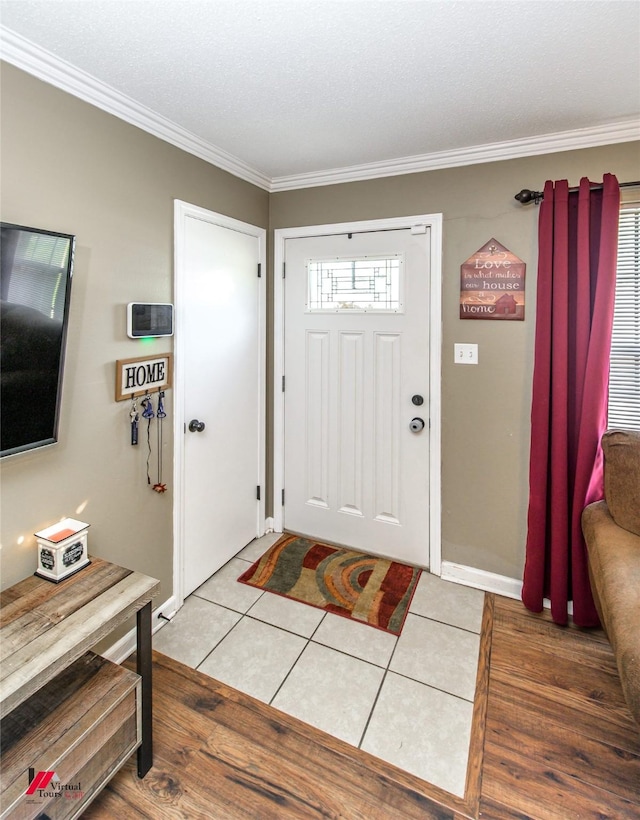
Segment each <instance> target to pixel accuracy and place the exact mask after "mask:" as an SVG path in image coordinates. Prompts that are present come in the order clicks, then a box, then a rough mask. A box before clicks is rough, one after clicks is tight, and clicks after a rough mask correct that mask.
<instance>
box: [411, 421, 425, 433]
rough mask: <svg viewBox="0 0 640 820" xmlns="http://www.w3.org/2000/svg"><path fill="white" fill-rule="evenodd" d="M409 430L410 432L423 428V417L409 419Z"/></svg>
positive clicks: (417, 431) (416, 431)
mask: <svg viewBox="0 0 640 820" xmlns="http://www.w3.org/2000/svg"><path fill="white" fill-rule="evenodd" d="M409 430H411V432H412V433H419V432H420V431H421V430H424V419H419V418H415V419H411V421H410V422H409Z"/></svg>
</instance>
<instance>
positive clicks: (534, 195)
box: [514, 182, 640, 205]
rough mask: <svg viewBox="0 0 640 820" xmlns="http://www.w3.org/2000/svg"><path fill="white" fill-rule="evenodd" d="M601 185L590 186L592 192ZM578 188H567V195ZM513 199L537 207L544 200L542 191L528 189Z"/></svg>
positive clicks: (632, 183) (638, 183) (637, 183)
mask: <svg viewBox="0 0 640 820" xmlns="http://www.w3.org/2000/svg"><path fill="white" fill-rule="evenodd" d="M634 185H638V186H640V182H621V183H620V187H621V188H632V187H633V186H634ZM602 187H603V186H602V185H592V186H591V190H592V191H601V190H602ZM579 190H580V188H569V193H575V192H576V191H579ZM514 199H517V200H518V202H519V203H520V204H521V205H527V204H528V203H529V202H533V203H535V204H536V205H538V204H539V203H540V202H541V201H542V200H543V199H544V193H543V192H542V191H530V190H529V189H528V188H523V189H522V190H521V191H520V193H518V194H516V195H515V196H514Z"/></svg>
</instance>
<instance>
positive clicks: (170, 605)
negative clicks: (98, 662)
mask: <svg viewBox="0 0 640 820" xmlns="http://www.w3.org/2000/svg"><path fill="white" fill-rule="evenodd" d="M175 613H176V599H175V596H173V595H172V596H171V598H169V600H168V601H165V602H164V604H162V605H161V606H159V607H157V608H156V609H154V610H153V614H152V615H151V632H152V634H153V633H155V632H157V631H158V630H159V629H161V628H162V627H163V626H164V625H165V624H166V620H164V618H171V617H172V616H173V615H175ZM161 615H164V618H161V617H160V616H161ZM135 650H136V628H135V627H134V628H133V629H130V630H129V632H127V634H126V635H123V636H122V638H120V640H118V641H116V642H115V643H114V644H112V646H110V647H109V648H108V649H107V650H106V651H105V652H102V653H101V654H102V656H103V657H105V658H106V659H107V660H109V661H111V662H112V663H122V662H123V661H124V660H125V659H126V658H128V657H129V655H130V654H131V653H132V652H135Z"/></svg>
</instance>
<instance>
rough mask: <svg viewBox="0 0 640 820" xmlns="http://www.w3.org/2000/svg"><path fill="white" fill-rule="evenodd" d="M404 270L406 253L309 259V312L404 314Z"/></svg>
mask: <svg viewBox="0 0 640 820" xmlns="http://www.w3.org/2000/svg"><path fill="white" fill-rule="evenodd" d="M403 269H404V258H403V255H402V254H390V255H389V256H384V257H382V256H375V257H374V256H358V257H355V256H341V257H336V258H334V259H309V260H308V261H307V281H308V286H309V291H308V298H307V311H309V312H314V313H315V312H319V311H322V312H328V313H341V312H360V313H366V312H368V311H376V312H382V311H385V312H387V313H401V312H402V311H403V305H402V285H403V281H402V280H403Z"/></svg>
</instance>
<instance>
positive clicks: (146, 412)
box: [142, 393, 155, 484]
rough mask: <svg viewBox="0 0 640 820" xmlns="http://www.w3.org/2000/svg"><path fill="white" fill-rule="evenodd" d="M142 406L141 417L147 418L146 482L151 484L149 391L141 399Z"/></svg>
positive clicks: (152, 414)
mask: <svg viewBox="0 0 640 820" xmlns="http://www.w3.org/2000/svg"><path fill="white" fill-rule="evenodd" d="M142 406H143V407H144V410H143V411H142V418H143V419H146V420H147V484H151V478H150V476H149V461H150V459H151V419H152V418H153V417H154V415H155V413H154V412H153V404H152V403H151V394H150V393H147V395H146V396H145V397H144V399H143V400H142Z"/></svg>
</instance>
